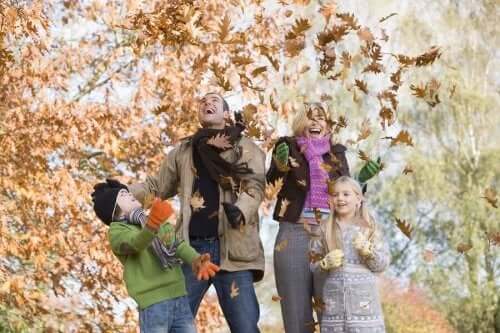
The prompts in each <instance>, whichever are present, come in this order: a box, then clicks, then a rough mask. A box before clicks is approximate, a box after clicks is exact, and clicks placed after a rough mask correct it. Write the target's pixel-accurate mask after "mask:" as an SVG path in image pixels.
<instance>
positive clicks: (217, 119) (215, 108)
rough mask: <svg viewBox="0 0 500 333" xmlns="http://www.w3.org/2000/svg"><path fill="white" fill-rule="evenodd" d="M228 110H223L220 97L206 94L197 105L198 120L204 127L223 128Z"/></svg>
mask: <svg viewBox="0 0 500 333" xmlns="http://www.w3.org/2000/svg"><path fill="white" fill-rule="evenodd" d="M228 116H229V114H228V112H224V107H223V102H222V98H221V97H220V96H219V95H217V94H207V95H205V96H204V97H203V98H202V99H201V100H200V104H199V107H198V120H199V121H200V124H201V126H202V127H204V128H214V129H223V128H224V126H225V124H226V117H228Z"/></svg>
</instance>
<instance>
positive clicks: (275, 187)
mask: <svg viewBox="0 0 500 333" xmlns="http://www.w3.org/2000/svg"><path fill="white" fill-rule="evenodd" d="M282 187H283V178H282V177H279V178H278V179H276V180H275V181H274V182H273V183H272V184H269V183H267V184H266V189H265V190H264V196H265V198H266V199H267V200H270V201H271V200H274V198H276V196H277V195H278V193H279V192H280V191H281V188H282Z"/></svg>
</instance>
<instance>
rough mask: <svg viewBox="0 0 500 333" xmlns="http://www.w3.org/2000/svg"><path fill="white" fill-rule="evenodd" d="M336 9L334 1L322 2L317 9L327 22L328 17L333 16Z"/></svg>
mask: <svg viewBox="0 0 500 333" xmlns="http://www.w3.org/2000/svg"><path fill="white" fill-rule="evenodd" d="M336 11H337V4H336V3H335V2H330V3H327V4H323V5H321V8H320V9H319V12H320V13H321V15H323V16H324V17H325V19H326V22H327V24H328V22H329V21H330V17H332V16H334V15H335V12H336Z"/></svg>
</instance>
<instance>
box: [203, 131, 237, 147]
mask: <svg viewBox="0 0 500 333" xmlns="http://www.w3.org/2000/svg"><path fill="white" fill-rule="evenodd" d="M207 144H209V145H211V146H214V147H217V148H219V149H220V150H226V149H229V148H231V147H232V145H231V143H230V142H229V136H228V135H226V134H223V133H217V135H215V136H213V137H211V138H210V139H208V140H207Z"/></svg>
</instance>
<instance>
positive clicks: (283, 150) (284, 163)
mask: <svg viewBox="0 0 500 333" xmlns="http://www.w3.org/2000/svg"><path fill="white" fill-rule="evenodd" d="M289 155H290V149H289V148H288V144H287V143H286V142H282V143H280V144H279V145H278V146H277V147H276V153H275V154H274V159H275V161H276V164H277V166H278V169H279V170H285V169H287V167H288V157H289Z"/></svg>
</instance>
